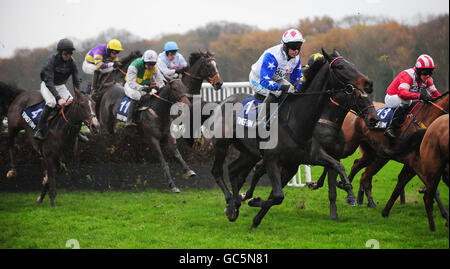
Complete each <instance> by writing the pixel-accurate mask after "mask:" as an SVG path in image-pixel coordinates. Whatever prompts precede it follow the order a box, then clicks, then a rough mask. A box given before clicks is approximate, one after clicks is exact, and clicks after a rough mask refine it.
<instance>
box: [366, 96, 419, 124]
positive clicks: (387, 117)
mask: <svg viewBox="0 0 450 269" xmlns="http://www.w3.org/2000/svg"><path fill="white" fill-rule="evenodd" d="M418 103H419V102H418V101H414V102H412V104H411V105H410V106H409V108H408V109H409V113H412V112H413V111H414V109H415V108H416V106H417V104H418ZM394 111H395V108H390V107H382V108H379V109H377V115H378V118H379V119H380V121H379V122H378V123H377V125H375V126H374V127H373V128H372V129H383V130H384V129H386V128H387V127H388V126H389V124H390V122H391V120H392V116H393V115H394ZM405 120H406V119H405ZM402 125H403V123H402Z"/></svg>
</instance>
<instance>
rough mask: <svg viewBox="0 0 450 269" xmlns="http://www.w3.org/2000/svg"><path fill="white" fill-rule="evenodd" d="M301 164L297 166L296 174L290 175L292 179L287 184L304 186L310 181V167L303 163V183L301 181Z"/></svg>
mask: <svg viewBox="0 0 450 269" xmlns="http://www.w3.org/2000/svg"><path fill="white" fill-rule="evenodd" d="M301 167H302V165H299V166H298V172H297V174H296V175H295V176H294V177H292V179H291V180H290V181H289V183H288V184H287V185H288V186H291V187H305V186H306V184H307V183H310V182H311V167H309V165H303V167H304V168H305V183H302V169H301Z"/></svg>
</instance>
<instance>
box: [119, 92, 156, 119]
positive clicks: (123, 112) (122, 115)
mask: <svg viewBox="0 0 450 269" xmlns="http://www.w3.org/2000/svg"><path fill="white" fill-rule="evenodd" d="M151 99H152V96H151V95H149V94H146V95H144V96H142V97H141V99H140V100H139V102H138V104H137V108H136V110H137V111H138V112H139V113H136V114H137V115H134V116H135V117H136V118H135V120H136V121H135V122H140V121H141V120H142V113H143V112H144V111H145V110H148V111H150V113H151V114H152V115H153V116H154V117H155V118H157V117H158V115H157V114H156V112H155V111H153V109H151V108H150V101H151ZM130 102H131V99H130V98H129V97H128V96H125V97H124V98H123V99H122V101H121V102H120V103H119V107H118V109H117V114H116V118H117V119H118V120H120V121H123V122H126V121H127V118H128V107H129V106H130Z"/></svg>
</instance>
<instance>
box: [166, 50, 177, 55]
mask: <svg viewBox="0 0 450 269" xmlns="http://www.w3.org/2000/svg"><path fill="white" fill-rule="evenodd" d="M175 54H177V51H176V50H169V51H167V55H175Z"/></svg>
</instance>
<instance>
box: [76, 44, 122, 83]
mask: <svg viewBox="0 0 450 269" xmlns="http://www.w3.org/2000/svg"><path fill="white" fill-rule="evenodd" d="M122 50H123V48H122V44H120V41H119V40H117V39H112V40H110V41H109V42H108V44H102V45H98V46H96V47H94V48H92V49H91V50H90V51H89V52H88V53H87V54H86V57H85V58H84V62H83V66H82V69H83V71H84V72H85V73H86V74H89V75H92V74H93V75H94V78H93V81H92V88H93V89H97V88H98V86H99V85H98V77H99V75H100V73H109V72H112V71H113V70H114V69H115V68H116V67H118V66H120V65H121V64H120V62H119V58H118V55H119V53H120V51H122Z"/></svg>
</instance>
